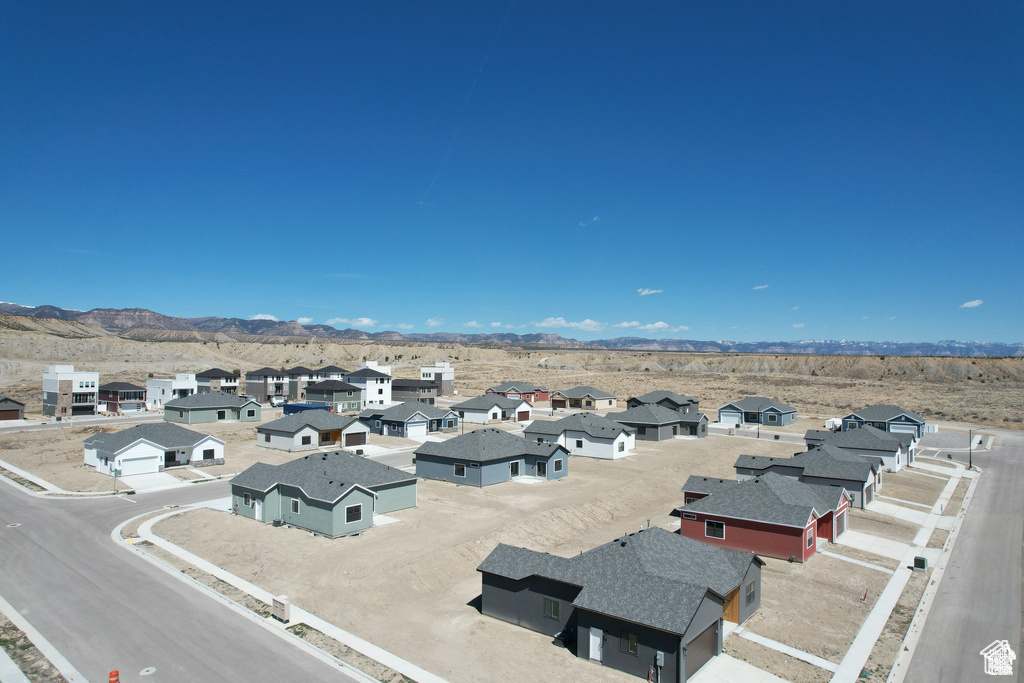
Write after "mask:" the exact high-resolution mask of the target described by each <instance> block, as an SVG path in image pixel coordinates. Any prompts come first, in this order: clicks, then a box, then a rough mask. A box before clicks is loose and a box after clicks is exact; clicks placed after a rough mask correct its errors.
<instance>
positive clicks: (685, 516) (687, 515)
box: [683, 512, 697, 519]
mask: <svg viewBox="0 0 1024 683" xmlns="http://www.w3.org/2000/svg"><path fill="white" fill-rule="evenodd" d="M683 519H697V515H695V514H693V513H692V512H684V513H683Z"/></svg>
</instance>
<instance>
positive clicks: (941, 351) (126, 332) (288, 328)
mask: <svg viewBox="0 0 1024 683" xmlns="http://www.w3.org/2000/svg"><path fill="white" fill-rule="evenodd" d="M0 313H2V314H6V315H7V316H19V317H27V318H39V319H55V320H60V321H66V322H68V323H74V324H75V327H74V329H73V330H70V331H66V330H64V329H63V328H61V330H60V331H59V332H58V333H60V334H65V333H67V334H69V335H72V336H83V335H85V334H87V333H88V330H89V329H95V331H96V333H105V334H111V335H116V336H119V337H123V338H126V339H137V340H140V341H186V342H187V341H218V342H229V341H245V342H261V343H291V342H296V341H308V340H312V339H323V340H331V339H336V340H353V341H360V340H362V341H372V342H434V343H458V344H482V345H489V346H531V347H554V348H577V349H584V348H591V349H598V348H604V349H623V350H632V351H689V352H697V353H774V354H782V353H787V354H798V353H800V354H804V353H805V354H829V355H893V356H1024V343H1016V344H1003V343H999V342H962V341H939V342H872V341H848V340H845V339H843V340H839V341H832V340H823V339H814V340H801V341H792V342H739V341H728V340H721V341H698V340H694V339H644V338H642V337H616V338H615V339H595V340H593V341H587V342H581V341H579V340H576V339H566V338H565V337H562V336H559V335H557V334H511V333H507V332H506V333H499V334H461V333H457V332H432V333H425V334H420V333H414V334H402V333H400V332H394V331H390V330H389V331H384V332H364V331H362V330H355V329H352V328H348V329H344V330H339V329H337V328H335V327H331V326H330V325H301V324H299V323H298V322H295V321H277V320H244V319H242V318H217V317H205V318H176V317H172V316H167V315H162V314H160V313H156V312H154V311H150V310H148V309H145V308H124V309H116V308H94V309H92V310H91V311H76V310H71V309H67V308H58V307H57V306H22V305H20V304H12V303H0ZM0 327H7V328H10V329H39V328H38V327H36V326H26V325H24V324H19V323H18V322H17V321H16V320H14V319H8V320H4V321H0Z"/></svg>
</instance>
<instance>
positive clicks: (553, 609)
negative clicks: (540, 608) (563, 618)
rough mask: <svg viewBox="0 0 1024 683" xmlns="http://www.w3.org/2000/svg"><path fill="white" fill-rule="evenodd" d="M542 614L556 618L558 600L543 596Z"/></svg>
mask: <svg viewBox="0 0 1024 683" xmlns="http://www.w3.org/2000/svg"><path fill="white" fill-rule="evenodd" d="M544 616H545V617H547V618H548V619H558V600H552V599H551V598H544Z"/></svg>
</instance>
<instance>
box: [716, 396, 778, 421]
mask: <svg viewBox="0 0 1024 683" xmlns="http://www.w3.org/2000/svg"><path fill="white" fill-rule="evenodd" d="M718 422H719V423H720V424H733V425H737V424H763V425H771V426H778V425H788V424H793V423H794V422H796V408H792V407H790V406H787V405H786V404H785V403H782V402H780V401H776V400H775V399H771V398H764V397H763V396H748V397H747V398H745V399H742V400H740V401H735V402H733V403H726V404H725V405H724V406H722V407H721V408H719V409H718Z"/></svg>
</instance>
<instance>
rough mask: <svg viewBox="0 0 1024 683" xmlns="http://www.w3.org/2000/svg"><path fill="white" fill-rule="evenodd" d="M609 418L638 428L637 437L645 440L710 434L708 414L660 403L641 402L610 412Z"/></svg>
mask: <svg viewBox="0 0 1024 683" xmlns="http://www.w3.org/2000/svg"><path fill="white" fill-rule="evenodd" d="M606 417H607V418H608V419H609V420H615V421H616V422H618V423H620V424H624V425H627V426H629V427H633V428H634V429H636V438H637V439H640V440H643V441H664V440H665V439H671V438H673V437H676V436H696V437H697V438H704V437H706V436H707V435H708V416H707V415H705V414H704V413H683V412H679V411H677V410H671V409H669V408H665V407H663V406H662V405H660V404H658V403H641V404H640V405H638V406H636V407H634V408H630V409H629V410H627V411H626V412H624V413H608V415H607V416H606Z"/></svg>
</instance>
